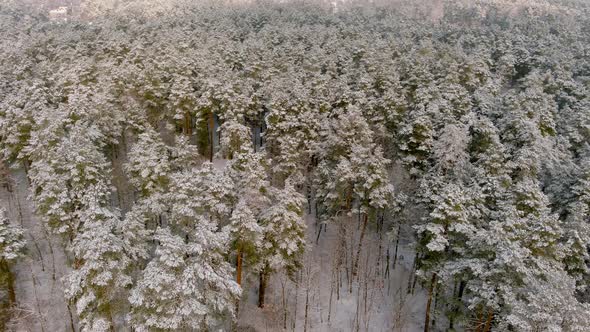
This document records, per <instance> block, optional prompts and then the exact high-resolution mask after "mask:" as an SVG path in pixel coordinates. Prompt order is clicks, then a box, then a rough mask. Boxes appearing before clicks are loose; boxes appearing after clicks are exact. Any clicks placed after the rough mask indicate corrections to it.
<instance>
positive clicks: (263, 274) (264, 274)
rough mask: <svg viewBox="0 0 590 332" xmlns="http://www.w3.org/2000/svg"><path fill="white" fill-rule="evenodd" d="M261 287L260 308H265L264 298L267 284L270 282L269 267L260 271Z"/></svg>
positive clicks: (259, 294) (259, 295) (259, 290)
mask: <svg viewBox="0 0 590 332" xmlns="http://www.w3.org/2000/svg"><path fill="white" fill-rule="evenodd" d="M259 281H260V287H259V288H258V307H259V308H264V296H265V294H266V284H267V281H268V266H265V267H263V268H262V271H260V280H259Z"/></svg>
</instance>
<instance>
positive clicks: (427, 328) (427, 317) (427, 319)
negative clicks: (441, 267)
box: [424, 273, 436, 332]
mask: <svg viewBox="0 0 590 332" xmlns="http://www.w3.org/2000/svg"><path fill="white" fill-rule="evenodd" d="M435 284H436V273H433V274H432V279H430V287H429V288H428V301H427V302H426V315H425V318H424V332H428V331H430V306H431V305H432V294H433V293H434V287H435Z"/></svg>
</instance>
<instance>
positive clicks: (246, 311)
mask: <svg viewBox="0 0 590 332" xmlns="http://www.w3.org/2000/svg"><path fill="white" fill-rule="evenodd" d="M341 222H343V223H344V226H346V228H347V229H352V230H354V232H353V233H352V234H349V235H350V237H353V238H355V239H356V237H358V226H357V221H356V220H346V219H344V220H342V221H341ZM308 233H309V234H308V240H309V241H308V243H309V247H308V253H307V256H306V260H305V267H304V268H303V270H302V272H301V274H300V275H299V276H298V277H299V285H296V284H295V282H293V281H290V280H289V279H288V278H287V277H286V276H285V274H284V273H275V274H273V276H272V277H271V281H270V286H269V289H268V291H267V299H266V303H267V305H266V306H265V308H264V309H259V308H258V307H257V306H256V301H257V298H258V297H257V288H258V280H257V279H256V278H255V277H251V278H250V279H248V280H247V282H246V283H245V285H244V287H245V290H244V291H245V293H247V294H248V297H247V298H244V299H243V301H242V304H241V306H240V307H241V309H240V313H239V325H240V327H241V328H242V329H243V330H244V331H260V332H263V331H282V330H284V325H286V327H287V328H286V330H287V331H374V332H378V331H419V330H422V329H423V326H422V320H423V319H424V318H423V317H424V307H425V301H426V297H425V292H424V290H422V289H421V288H420V287H416V290H415V292H414V294H408V292H407V288H408V281H409V277H410V276H409V274H410V270H411V268H412V264H413V261H412V260H413V257H414V255H413V253H412V251H411V250H410V249H409V248H408V247H407V246H406V245H400V247H399V250H398V261H397V264H396V266H395V268H393V252H394V244H393V243H390V241H389V240H387V239H381V240H379V238H378V237H377V236H376V234H375V232H370V233H369V234H368V235H367V236H366V237H365V240H364V241H363V242H364V244H363V250H362V253H361V257H362V259H361V262H360V263H359V273H358V278H357V279H360V280H354V281H353V283H352V288H351V287H350V283H349V280H348V278H347V272H346V269H344V268H341V269H340V273H339V274H338V273H336V268H335V265H336V264H335V261H336V260H335V256H336V253H337V252H339V250H340V248H341V247H340V248H339V246H338V244H339V243H340V242H341V241H340V239H341V236H340V235H339V226H338V225H334V224H331V225H328V227H327V230H326V232H323V233H322V235H321V236H320V238H319V242H318V244H317V245H316V244H315V240H316V236H317V227H316V225H315V220H314V219H313V218H311V217H308ZM357 241H358V239H357ZM379 242H381V243H382V245H381V250H379ZM402 242H403V241H402ZM350 243H351V242H350V241H349V242H348V248H347V251H349V252H350ZM357 246H358V242H355V243H353V247H352V248H353V251H354V252H356V250H357ZM388 248H389V251H390V261H389V266H390V273H389V275H388V276H385V273H386V265H387V260H386V253H387V249H388ZM379 253H381V255H380V254H379ZM348 263H349V265H352V264H350V261H349V262H348ZM350 270H351V268H349V269H348V271H349V273H348V274H349V275H350V274H351V273H350ZM338 275H339V278H338V277H337V276H338ZM353 279H354V278H353ZM337 280H339V281H337ZM337 284H340V285H338V286H337ZM332 286H334V287H332ZM338 288H339V289H338ZM306 298H308V299H309V300H308V313H307V316H308V317H307V320H306V318H305V307H306ZM330 298H332V302H331V305H330ZM285 305H286V307H287V310H286V311H287V313H286V319H285V310H284V308H285ZM306 321H307V326H304V325H305V322H306ZM285 322H286V324H285Z"/></svg>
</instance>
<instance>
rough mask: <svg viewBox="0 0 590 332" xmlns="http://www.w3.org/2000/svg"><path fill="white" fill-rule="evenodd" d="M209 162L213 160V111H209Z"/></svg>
mask: <svg viewBox="0 0 590 332" xmlns="http://www.w3.org/2000/svg"><path fill="white" fill-rule="evenodd" d="M208 123H209V125H208V127H209V162H213V145H214V144H213V138H214V137H215V136H214V135H215V118H214V117H213V112H209V119H208Z"/></svg>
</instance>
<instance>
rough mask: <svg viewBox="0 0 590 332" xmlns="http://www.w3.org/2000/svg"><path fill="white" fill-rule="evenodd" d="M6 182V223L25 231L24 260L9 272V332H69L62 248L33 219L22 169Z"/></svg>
mask: <svg viewBox="0 0 590 332" xmlns="http://www.w3.org/2000/svg"><path fill="white" fill-rule="evenodd" d="M10 182H11V186H10V188H5V187H0V204H2V205H3V206H5V207H7V208H8V209H7V210H8V213H9V218H10V220H12V221H15V222H16V223H17V224H19V225H21V226H22V227H23V228H24V229H26V230H27V232H26V240H27V249H26V250H27V255H26V256H25V257H26V258H25V259H24V260H21V261H20V262H19V263H18V264H17V265H16V266H15V267H14V269H13V271H14V273H15V280H16V285H15V287H16V297H17V302H18V306H17V308H16V309H15V312H14V313H13V315H12V317H15V318H14V319H13V320H12V321H11V325H12V326H10V329H12V330H15V331H19V332H20V331H23V332H24V331H35V332H36V331H41V332H46V331H47V332H53V331H71V326H72V325H71V324H73V321H72V320H73V319H74V318H73V317H75V315H76V314H75V312H71V313H70V311H69V310H68V305H67V303H66V301H65V299H64V294H63V289H64V287H63V283H62V277H63V276H64V275H65V274H66V273H67V268H66V266H67V264H66V257H65V255H64V252H63V249H62V248H63V246H62V245H61V244H60V243H59V240H58V239H56V238H55V237H54V236H51V235H50V234H49V232H48V231H47V230H46V229H45V227H43V225H42V224H41V223H40V222H39V220H38V219H37V218H36V217H35V216H34V214H33V210H32V204H30V200H29V197H28V196H29V189H28V182H27V178H26V175H25V172H24V170H23V169H19V170H14V171H12V174H11V181H10ZM72 310H73V308H72ZM71 317H72V318H71Z"/></svg>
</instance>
